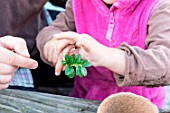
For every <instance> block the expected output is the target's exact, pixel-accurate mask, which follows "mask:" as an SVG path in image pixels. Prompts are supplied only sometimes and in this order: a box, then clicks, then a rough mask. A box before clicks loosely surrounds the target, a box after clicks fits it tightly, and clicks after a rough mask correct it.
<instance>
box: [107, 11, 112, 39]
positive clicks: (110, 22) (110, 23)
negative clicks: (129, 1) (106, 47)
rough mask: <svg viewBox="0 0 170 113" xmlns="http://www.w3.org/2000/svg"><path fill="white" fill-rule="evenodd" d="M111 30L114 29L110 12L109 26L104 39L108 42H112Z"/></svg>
mask: <svg viewBox="0 0 170 113" xmlns="http://www.w3.org/2000/svg"><path fill="white" fill-rule="evenodd" d="M113 29H114V16H113V12H112V13H110V19H109V25H108V29H107V33H106V39H107V40H109V41H112V34H113Z"/></svg>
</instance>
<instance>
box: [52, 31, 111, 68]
mask: <svg viewBox="0 0 170 113" xmlns="http://www.w3.org/2000/svg"><path fill="white" fill-rule="evenodd" d="M55 37H56V39H57V40H63V39H67V40H72V41H74V42H75V44H76V47H78V48H77V49H78V53H79V54H81V56H82V58H83V59H87V60H88V61H89V62H90V63H92V65H93V66H105V64H107V63H109V62H110V61H109V54H110V53H109V51H108V50H109V48H107V47H105V46H104V45H102V44H100V43H99V42H97V41H96V40H95V39H93V38H92V37H91V36H89V35H87V34H78V33H75V32H64V33H60V34H57V35H55ZM78 53H76V54H78Z"/></svg>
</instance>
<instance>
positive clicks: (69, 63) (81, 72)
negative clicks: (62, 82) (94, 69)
mask: <svg viewBox="0 0 170 113" xmlns="http://www.w3.org/2000/svg"><path fill="white" fill-rule="evenodd" d="M62 65H63V66H66V69H65V74H66V75H67V76H68V77H69V78H73V77H74V75H75V71H74V69H76V75H77V76H79V77H84V76H86V75H87V70H86V67H90V66H91V63H90V62H89V61H88V60H82V59H81V55H80V54H78V55H77V56H76V57H75V55H74V54H72V55H71V56H68V55H67V54H66V55H65V60H62Z"/></svg>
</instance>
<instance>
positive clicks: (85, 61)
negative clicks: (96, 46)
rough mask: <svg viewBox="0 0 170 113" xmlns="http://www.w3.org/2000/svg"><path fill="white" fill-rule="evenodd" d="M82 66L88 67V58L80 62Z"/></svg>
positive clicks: (89, 64)
mask: <svg viewBox="0 0 170 113" xmlns="http://www.w3.org/2000/svg"><path fill="white" fill-rule="evenodd" d="M82 66H83V67H90V66H91V63H90V62H89V61H88V60H84V61H83V62H82Z"/></svg>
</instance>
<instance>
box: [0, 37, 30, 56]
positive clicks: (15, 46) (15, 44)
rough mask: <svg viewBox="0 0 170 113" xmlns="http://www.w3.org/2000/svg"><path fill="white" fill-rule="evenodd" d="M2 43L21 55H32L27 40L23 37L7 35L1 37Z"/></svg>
mask: <svg viewBox="0 0 170 113" xmlns="http://www.w3.org/2000/svg"><path fill="white" fill-rule="evenodd" d="M0 44H1V45H2V46H3V47H4V48H7V49H9V50H12V51H15V52H16V53H17V54H19V55H21V56H24V57H30V54H29V52H28V49H27V45H26V42H25V40H24V39H22V38H18V37H13V36H5V37H2V38H1V39H0Z"/></svg>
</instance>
